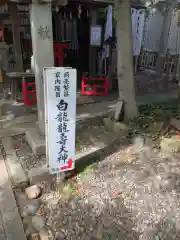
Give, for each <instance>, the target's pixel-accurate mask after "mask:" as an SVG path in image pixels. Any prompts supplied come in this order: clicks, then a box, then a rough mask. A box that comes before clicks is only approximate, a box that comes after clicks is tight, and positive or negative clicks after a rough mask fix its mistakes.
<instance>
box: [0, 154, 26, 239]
mask: <svg viewBox="0 0 180 240" xmlns="http://www.w3.org/2000/svg"><path fill="white" fill-rule="evenodd" d="M0 158H1V161H0V215H1V219H2V225H3V229H4V235H5V237H6V238H5V239H8V240H15V239H17V240H26V239H27V238H26V236H25V233H24V230H23V225H22V221H21V218H20V215H19V212H18V208H17V205H16V200H15V197H14V194H13V191H12V188H11V184H10V181H9V178H8V173H7V168H6V166H5V162H4V159H3V157H2V156H0Z"/></svg>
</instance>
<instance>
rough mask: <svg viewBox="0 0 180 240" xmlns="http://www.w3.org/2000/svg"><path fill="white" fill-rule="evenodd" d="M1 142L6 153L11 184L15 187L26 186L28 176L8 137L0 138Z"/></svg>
mask: <svg viewBox="0 0 180 240" xmlns="http://www.w3.org/2000/svg"><path fill="white" fill-rule="evenodd" d="M2 144H3V147H4V151H5V154H6V160H5V163H6V167H7V170H8V173H9V177H10V179H11V181H12V186H13V187H14V188H16V187H26V186H27V185H28V177H27V175H26V173H25V172H24V170H23V168H22V166H21V164H20V162H19V160H18V157H17V155H16V152H15V150H14V148H13V146H12V141H11V139H10V138H9V137H6V138H3V139H2Z"/></svg>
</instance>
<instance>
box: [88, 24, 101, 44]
mask: <svg viewBox="0 0 180 240" xmlns="http://www.w3.org/2000/svg"><path fill="white" fill-rule="evenodd" d="M101 34H102V28H101V26H100V25H92V26H91V33H90V35H91V46H94V47H100V46H101Z"/></svg>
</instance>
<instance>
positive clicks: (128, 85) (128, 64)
mask: <svg viewBox="0 0 180 240" xmlns="http://www.w3.org/2000/svg"><path fill="white" fill-rule="evenodd" d="M115 19H116V39H117V77H118V87H119V98H120V100H122V101H124V103H125V117H127V118H134V117H137V115H138V109H137V104H136V99H135V80H134V71H133V45H132V44H133V40H132V23H131V0H116V5H115Z"/></svg>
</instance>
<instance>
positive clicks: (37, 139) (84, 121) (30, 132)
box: [25, 109, 114, 156]
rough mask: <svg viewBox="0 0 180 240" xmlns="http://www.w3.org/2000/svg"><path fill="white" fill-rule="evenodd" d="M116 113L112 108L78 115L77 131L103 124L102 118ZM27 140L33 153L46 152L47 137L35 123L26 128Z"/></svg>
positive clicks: (40, 153)
mask: <svg viewBox="0 0 180 240" xmlns="http://www.w3.org/2000/svg"><path fill="white" fill-rule="evenodd" d="M112 113H114V112H113V111H112V109H111V110H108V111H106V112H100V113H99V112H98V113H97V114H95V115H90V116H89V117H86V116H84V117H83V116H81V115H78V116H77V118H76V132H77V131H82V129H86V127H88V126H90V125H99V124H102V118H103V117H105V116H106V117H108V116H111V114H112ZM25 136H26V141H27V142H28V144H29V146H30V148H31V149H32V151H33V153H34V154H35V155H36V156H38V155H42V154H45V153H46V143H45V137H44V136H42V135H41V134H40V133H39V131H38V128H37V125H36V124H35V123H34V127H29V128H28V127H27V128H26V134H25Z"/></svg>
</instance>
